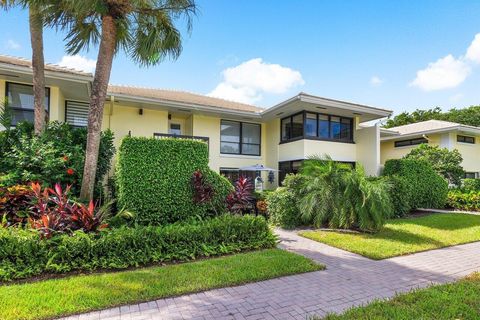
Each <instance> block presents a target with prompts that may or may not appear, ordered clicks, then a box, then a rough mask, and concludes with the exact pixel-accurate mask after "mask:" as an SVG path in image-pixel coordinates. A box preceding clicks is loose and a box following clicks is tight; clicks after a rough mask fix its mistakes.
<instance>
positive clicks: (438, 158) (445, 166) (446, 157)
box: [404, 144, 465, 186]
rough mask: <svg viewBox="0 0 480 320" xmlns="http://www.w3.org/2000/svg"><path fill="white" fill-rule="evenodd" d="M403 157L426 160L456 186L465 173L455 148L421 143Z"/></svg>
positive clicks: (460, 156)
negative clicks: (450, 148) (449, 148)
mask: <svg viewBox="0 0 480 320" xmlns="http://www.w3.org/2000/svg"><path fill="white" fill-rule="evenodd" d="M404 158H405V159H413V160H425V161H427V162H428V163H430V165H431V166H432V168H433V169H434V170H435V171H436V172H437V173H438V174H440V175H441V176H443V177H444V178H445V179H447V181H448V182H449V183H451V184H454V185H457V186H458V185H460V182H461V179H462V177H463V175H464V174H465V172H464V171H463V167H462V165H461V163H462V161H463V158H462V155H461V154H460V152H459V151H458V150H457V149H455V150H448V149H447V148H440V147H439V146H432V145H429V144H421V145H420V146H418V147H417V148H415V149H413V150H412V151H410V153H408V154H407V155H406V156H405V157H404Z"/></svg>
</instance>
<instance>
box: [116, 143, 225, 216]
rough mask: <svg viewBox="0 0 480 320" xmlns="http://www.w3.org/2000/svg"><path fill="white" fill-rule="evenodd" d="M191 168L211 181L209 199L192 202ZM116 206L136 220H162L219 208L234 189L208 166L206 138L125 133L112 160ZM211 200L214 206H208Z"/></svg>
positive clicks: (208, 212) (206, 213) (222, 209)
mask: <svg viewBox="0 0 480 320" xmlns="http://www.w3.org/2000/svg"><path fill="white" fill-rule="evenodd" d="M196 170H200V171H201V172H202V173H204V175H205V176H206V177H207V178H206V179H207V181H208V182H210V183H212V186H213V187H214V190H215V191H214V192H215V194H214V199H213V200H212V203H210V204H202V205H198V204H195V203H194V202H193V188H192V186H191V178H192V175H193V173H194V172H195V171H196ZM117 187H118V189H117V196H118V204H119V208H125V209H127V210H130V211H133V212H135V214H136V215H137V222H138V223H140V224H167V223H174V222H177V221H184V220H187V219H189V218H191V217H192V216H197V217H205V216H208V215H211V214H212V212H213V213H215V212H222V211H224V207H222V206H224V200H225V198H226V196H227V195H228V194H229V193H230V191H232V190H233V187H232V186H231V184H230V182H229V181H228V180H227V179H225V178H224V177H221V176H220V175H219V174H217V173H216V172H213V171H212V170H210V168H209V167H208V146H207V144H206V143H204V142H201V141H196V140H188V139H175V138H165V139H155V138H138V137H135V138H134V137H126V138H124V139H123V141H122V144H121V146H120V149H119V157H118V166H117ZM212 206H213V207H212Z"/></svg>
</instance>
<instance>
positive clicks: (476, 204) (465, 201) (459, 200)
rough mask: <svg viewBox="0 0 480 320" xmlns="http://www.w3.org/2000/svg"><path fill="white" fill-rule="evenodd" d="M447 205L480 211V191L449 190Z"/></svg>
mask: <svg viewBox="0 0 480 320" xmlns="http://www.w3.org/2000/svg"><path fill="white" fill-rule="evenodd" d="M447 207H449V208H454V209H459V210H468V211H480V191H461V190H451V191H449V192H448V200H447Z"/></svg>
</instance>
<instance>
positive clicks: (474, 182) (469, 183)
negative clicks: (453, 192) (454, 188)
mask: <svg viewBox="0 0 480 320" xmlns="http://www.w3.org/2000/svg"><path fill="white" fill-rule="evenodd" d="M462 189H463V190H465V191H480V179H463V180H462Z"/></svg>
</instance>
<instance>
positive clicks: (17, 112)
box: [6, 82, 50, 126]
mask: <svg viewBox="0 0 480 320" xmlns="http://www.w3.org/2000/svg"><path fill="white" fill-rule="evenodd" d="M6 97H7V99H8V102H9V104H10V106H11V108H12V112H13V119H12V125H13V126H16V125H17V123H19V122H22V121H28V122H33V121H34V103H33V86H31V85H26V84H20V83H12V82H7V84H6ZM44 104H45V110H46V115H47V116H48V110H49V105H50V89H49V88H45V100H44Z"/></svg>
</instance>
